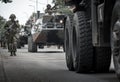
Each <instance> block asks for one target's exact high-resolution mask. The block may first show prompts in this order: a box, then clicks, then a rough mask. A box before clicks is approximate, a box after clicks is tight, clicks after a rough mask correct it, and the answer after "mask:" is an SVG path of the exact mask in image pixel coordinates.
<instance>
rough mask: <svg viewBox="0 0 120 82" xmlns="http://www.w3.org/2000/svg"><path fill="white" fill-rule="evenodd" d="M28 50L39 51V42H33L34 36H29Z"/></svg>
mask: <svg viewBox="0 0 120 82" xmlns="http://www.w3.org/2000/svg"><path fill="white" fill-rule="evenodd" d="M28 52H37V44H36V43H34V42H33V38H32V36H28Z"/></svg>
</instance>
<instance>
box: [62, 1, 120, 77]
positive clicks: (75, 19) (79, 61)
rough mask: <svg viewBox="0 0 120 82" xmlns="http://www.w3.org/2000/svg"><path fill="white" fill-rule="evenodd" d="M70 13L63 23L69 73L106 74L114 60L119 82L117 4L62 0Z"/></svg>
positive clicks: (119, 15) (119, 21) (119, 13)
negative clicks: (68, 7)
mask: <svg viewBox="0 0 120 82" xmlns="http://www.w3.org/2000/svg"><path fill="white" fill-rule="evenodd" d="M64 2H65V4H66V5H67V6H70V9H71V10H72V11H73V14H71V15H68V16H67V18H66V22H65V52H66V63H67V67H68V69H69V70H70V71H72V70H75V71H76V72H82V73H86V72H108V71H109V67H110V62H111V55H112V56H113V61H114V67H115V71H116V73H117V75H118V77H119V79H120V62H119V61H120V54H119V52H120V0H64Z"/></svg>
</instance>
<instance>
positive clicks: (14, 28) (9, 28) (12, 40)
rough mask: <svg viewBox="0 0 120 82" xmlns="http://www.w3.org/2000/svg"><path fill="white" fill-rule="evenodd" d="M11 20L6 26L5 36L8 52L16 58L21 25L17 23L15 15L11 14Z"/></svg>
mask: <svg viewBox="0 0 120 82" xmlns="http://www.w3.org/2000/svg"><path fill="white" fill-rule="evenodd" d="M9 19H10V20H8V21H7V22H6V24H5V26H4V29H5V36H6V39H7V45H8V51H9V52H10V53H11V55H10V56H13V55H14V56H16V50H17V47H16V46H17V37H16V35H17V33H18V28H19V24H18V22H17V21H15V19H16V16H15V14H11V15H10V17H9Z"/></svg>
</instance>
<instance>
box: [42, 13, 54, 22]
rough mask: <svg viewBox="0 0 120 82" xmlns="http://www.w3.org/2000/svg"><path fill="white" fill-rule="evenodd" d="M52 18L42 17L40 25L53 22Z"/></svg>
mask: <svg viewBox="0 0 120 82" xmlns="http://www.w3.org/2000/svg"><path fill="white" fill-rule="evenodd" d="M53 18H54V17H53V16H49V15H48V16H43V20H42V23H47V22H53Z"/></svg>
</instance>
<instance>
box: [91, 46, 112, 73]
mask: <svg viewBox="0 0 120 82" xmlns="http://www.w3.org/2000/svg"><path fill="white" fill-rule="evenodd" d="M94 52H95V53H94V65H93V70H94V71H95V72H108V71H109V67H110V62H111V49H110V47H96V48H95V50H94Z"/></svg>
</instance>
